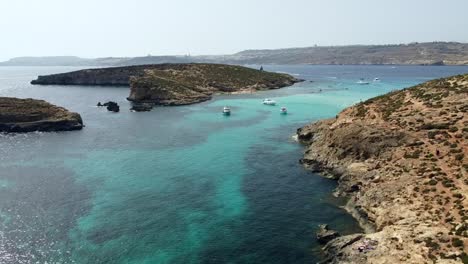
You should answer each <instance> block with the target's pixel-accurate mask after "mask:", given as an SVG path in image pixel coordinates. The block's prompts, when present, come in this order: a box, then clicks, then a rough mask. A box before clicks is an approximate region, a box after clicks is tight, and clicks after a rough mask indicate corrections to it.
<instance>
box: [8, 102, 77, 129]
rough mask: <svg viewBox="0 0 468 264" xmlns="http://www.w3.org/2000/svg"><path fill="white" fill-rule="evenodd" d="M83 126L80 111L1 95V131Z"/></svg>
mask: <svg viewBox="0 0 468 264" xmlns="http://www.w3.org/2000/svg"><path fill="white" fill-rule="evenodd" d="M81 128H83V121H82V119H81V116H80V115H79V114H78V113H73V112H69V111H68V110H66V109H65V108H62V107H58V106H55V105H52V104H50V103H48V102H46V101H43V100H35V99H18V98H11V97H0V132H6V133H8V132H32V131H68V130H79V129H81Z"/></svg>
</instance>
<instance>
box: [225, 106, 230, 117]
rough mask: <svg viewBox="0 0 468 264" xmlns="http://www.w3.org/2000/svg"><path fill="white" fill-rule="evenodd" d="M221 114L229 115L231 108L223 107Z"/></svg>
mask: <svg viewBox="0 0 468 264" xmlns="http://www.w3.org/2000/svg"><path fill="white" fill-rule="evenodd" d="M223 115H231V108H229V107H228V106H225V107H223Z"/></svg>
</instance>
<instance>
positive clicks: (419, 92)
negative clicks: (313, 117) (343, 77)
mask: <svg viewBox="0 0 468 264" xmlns="http://www.w3.org/2000/svg"><path fill="white" fill-rule="evenodd" d="M467 79H468V75H459V76H455V77H451V78H447V79H439V80H435V81H430V82H427V83H424V84H421V85H418V86H415V87H412V88H408V89H404V90H402V91H397V92H392V93H389V94H387V95H383V96H379V97H377V98H373V99H370V100H368V101H366V102H363V103H360V104H357V105H355V106H353V107H350V108H347V109H345V110H343V111H342V112H341V113H339V114H338V115H337V116H336V118H332V119H327V120H322V121H318V122H316V123H313V124H310V125H307V126H305V127H303V128H300V129H298V131H297V135H298V138H299V141H300V142H302V143H304V144H306V150H305V152H304V158H303V159H301V161H300V162H301V163H302V164H303V165H304V166H305V167H306V168H307V169H309V170H311V171H312V172H317V173H320V174H321V175H322V176H324V177H328V178H332V179H335V180H337V182H338V187H337V189H336V192H335V195H337V196H344V197H348V199H349V200H348V202H347V203H346V205H345V206H344V209H346V210H347V211H348V212H349V213H350V214H351V215H352V216H353V217H354V218H355V219H356V220H358V222H359V223H360V224H361V226H362V227H363V229H364V230H365V231H366V232H365V233H364V234H355V235H349V236H343V237H339V238H337V239H334V240H331V241H330V242H329V243H327V244H326V245H325V246H324V248H323V250H324V252H325V254H326V255H327V257H328V258H327V259H326V261H325V263H431V262H434V263H462V259H463V261H466V256H467V255H466V247H467V244H468V243H467V239H466V236H467V233H466V226H467V224H466V220H467V219H466V216H465V208H466V207H467V200H466V199H465V196H466V195H467V189H466V180H465V181H463V179H466V176H467V175H466V168H465V169H463V168H462V164H464V163H463V162H464V161H465V160H466V155H463V154H466V153H468V146H467V144H466V142H465V140H464V138H466V135H465V133H466V132H467V131H466V129H463V130H462V129H461V128H463V126H464V124H466V123H467V122H468V120H467V117H466V115H464V114H463V113H464V112H466V109H465V107H466V105H465V103H464V102H466V100H467V91H468V82H467ZM414 113H417V114H414ZM442 124H447V125H442Z"/></svg>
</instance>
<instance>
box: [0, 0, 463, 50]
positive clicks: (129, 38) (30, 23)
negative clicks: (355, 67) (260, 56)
mask: <svg viewBox="0 0 468 264" xmlns="http://www.w3.org/2000/svg"><path fill="white" fill-rule="evenodd" d="M467 12H468V0H385V1H384V0H190V1H189V0H0V34H1V38H0V58H1V59H6V58H10V57H15V56H27V55H28V56H45V55H77V56H82V57H103V56H141V55H147V54H152V55H162V54H166V55H167V54H186V53H189V52H190V53H191V54H192V55H198V54H226V53H234V52H237V51H241V50H244V49H260V48H287V47H301V46H312V45H314V44H318V45H345V44H386V43H407V42H413V41H418V42H423V41H434V40H443V41H460V42H468V16H467Z"/></svg>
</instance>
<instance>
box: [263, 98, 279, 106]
mask: <svg viewBox="0 0 468 264" xmlns="http://www.w3.org/2000/svg"><path fill="white" fill-rule="evenodd" d="M263 104H264V105H276V102H275V101H274V100H271V99H268V98H266V99H263Z"/></svg>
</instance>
